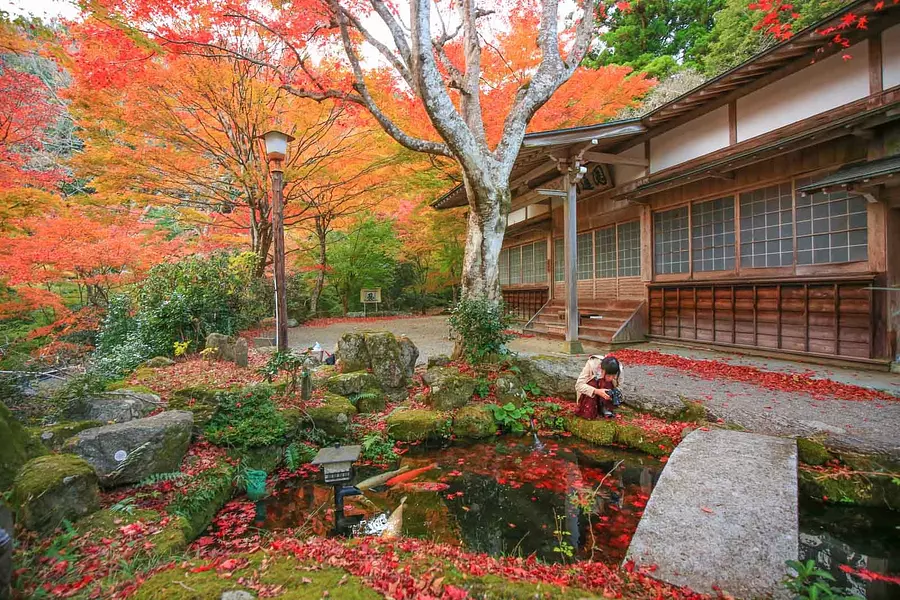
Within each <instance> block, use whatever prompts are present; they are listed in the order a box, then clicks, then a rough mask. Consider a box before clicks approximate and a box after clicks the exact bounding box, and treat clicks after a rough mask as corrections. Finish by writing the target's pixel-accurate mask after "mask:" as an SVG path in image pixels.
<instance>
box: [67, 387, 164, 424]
mask: <svg viewBox="0 0 900 600" xmlns="http://www.w3.org/2000/svg"><path fill="white" fill-rule="evenodd" d="M160 404H161V401H160V398H159V396H157V395H156V394H149V393H146V392H133V391H129V390H117V391H115V392H105V393H103V394H98V395H96V396H90V397H87V398H83V399H81V400H79V401H78V402H75V403H74V404H72V405H71V406H70V407H69V408H67V409H66V411H65V415H64V416H65V418H66V419H69V420H71V421H100V422H101V423H125V422H127V421H133V420H134V419H141V418H143V417H146V416H147V415H149V414H150V413H151V412H153V411H154V410H156V409H157V408H159V406H160Z"/></svg>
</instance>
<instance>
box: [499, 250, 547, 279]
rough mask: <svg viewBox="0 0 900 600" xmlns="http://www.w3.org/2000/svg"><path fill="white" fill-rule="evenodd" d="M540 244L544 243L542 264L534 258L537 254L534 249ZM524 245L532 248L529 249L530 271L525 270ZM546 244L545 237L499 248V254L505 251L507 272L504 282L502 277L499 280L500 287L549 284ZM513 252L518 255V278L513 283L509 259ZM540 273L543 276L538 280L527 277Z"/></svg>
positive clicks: (510, 260)
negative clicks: (530, 258) (530, 257)
mask: <svg viewBox="0 0 900 600" xmlns="http://www.w3.org/2000/svg"><path fill="white" fill-rule="evenodd" d="M541 244H543V245H544V248H545V250H544V260H543V264H540V261H535V259H536V258H537V256H538V252H537V251H535V249H536V248H537V247H538V246H540V245H541ZM526 246H530V247H531V248H532V250H531V256H532V262H531V267H532V269H531V271H530V272H526V271H525V260H524V257H525V252H524V248H525V247H526ZM546 246H547V240H546V238H542V239H540V240H535V241H533V242H525V243H524V244H516V245H515V246H506V247H504V248H503V249H501V250H500V253H501V255H502V254H503V253H504V252H505V253H506V255H507V272H508V276H507V279H506V283H504V282H503V280H502V279H501V280H500V287H501V288H516V287H533V286H548V285H549V284H548V281H547V254H546ZM513 253H516V254H518V256H519V259H518V260H519V264H518V279H519V280H518V281H516V282H515V283H513V282H512V279H513V271H512V269H511V268H510V267H511V266H512V259H511V257H512V255H513ZM498 270H499V269H498ZM540 274H543V277H544V278H543V279H542V280H540V281H537V280H534V281H529V279H532V278H533V277H537V276H539V275H540Z"/></svg>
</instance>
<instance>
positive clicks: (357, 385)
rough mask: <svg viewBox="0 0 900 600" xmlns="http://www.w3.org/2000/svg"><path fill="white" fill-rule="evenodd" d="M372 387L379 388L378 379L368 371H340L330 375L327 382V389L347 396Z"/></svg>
mask: <svg viewBox="0 0 900 600" xmlns="http://www.w3.org/2000/svg"><path fill="white" fill-rule="evenodd" d="M371 388H378V379H377V378H376V377H375V376H374V375H372V374H371V373H369V372H367V371H353V372H352V373H340V374H338V375H334V376H332V377H329V378H328V380H326V382H325V389H327V390H328V391H329V392H331V393H332V394H338V395H339V396H345V397H346V396H353V395H356V394H360V393H362V392H363V391H364V390H368V389H371Z"/></svg>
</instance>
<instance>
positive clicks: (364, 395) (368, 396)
mask: <svg viewBox="0 0 900 600" xmlns="http://www.w3.org/2000/svg"><path fill="white" fill-rule="evenodd" d="M378 396H379V394H378V393H377V392H359V393H358V394H350V395H349V396H347V400H349V401H350V403H351V404H352V405H353V406H356V405H357V404H358V403H359V401H360V400H375V399H376V398H378Z"/></svg>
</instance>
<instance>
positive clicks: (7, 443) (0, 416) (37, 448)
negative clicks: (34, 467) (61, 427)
mask: <svg viewBox="0 0 900 600" xmlns="http://www.w3.org/2000/svg"><path fill="white" fill-rule="evenodd" d="M46 453H47V450H46V449H45V448H44V446H43V445H41V442H40V441H39V440H38V439H37V438H36V437H35V436H33V435H32V434H31V433H30V432H28V430H26V429H25V428H24V427H22V424H21V423H19V422H18V421H17V420H16V418H15V417H14V416H13V414H12V413H11V412H10V410H9V409H8V408H6V405H5V404H3V403H2V402H0V491H3V490H7V489H9V488H10V487H12V483H13V479H14V478H15V476H16V473H17V472H18V470H19V468H20V467H21V466H22V465H24V464H25V463H26V462H28V461H29V460H30V459H32V458H34V457H36V456H41V455H42V454H46Z"/></svg>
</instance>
